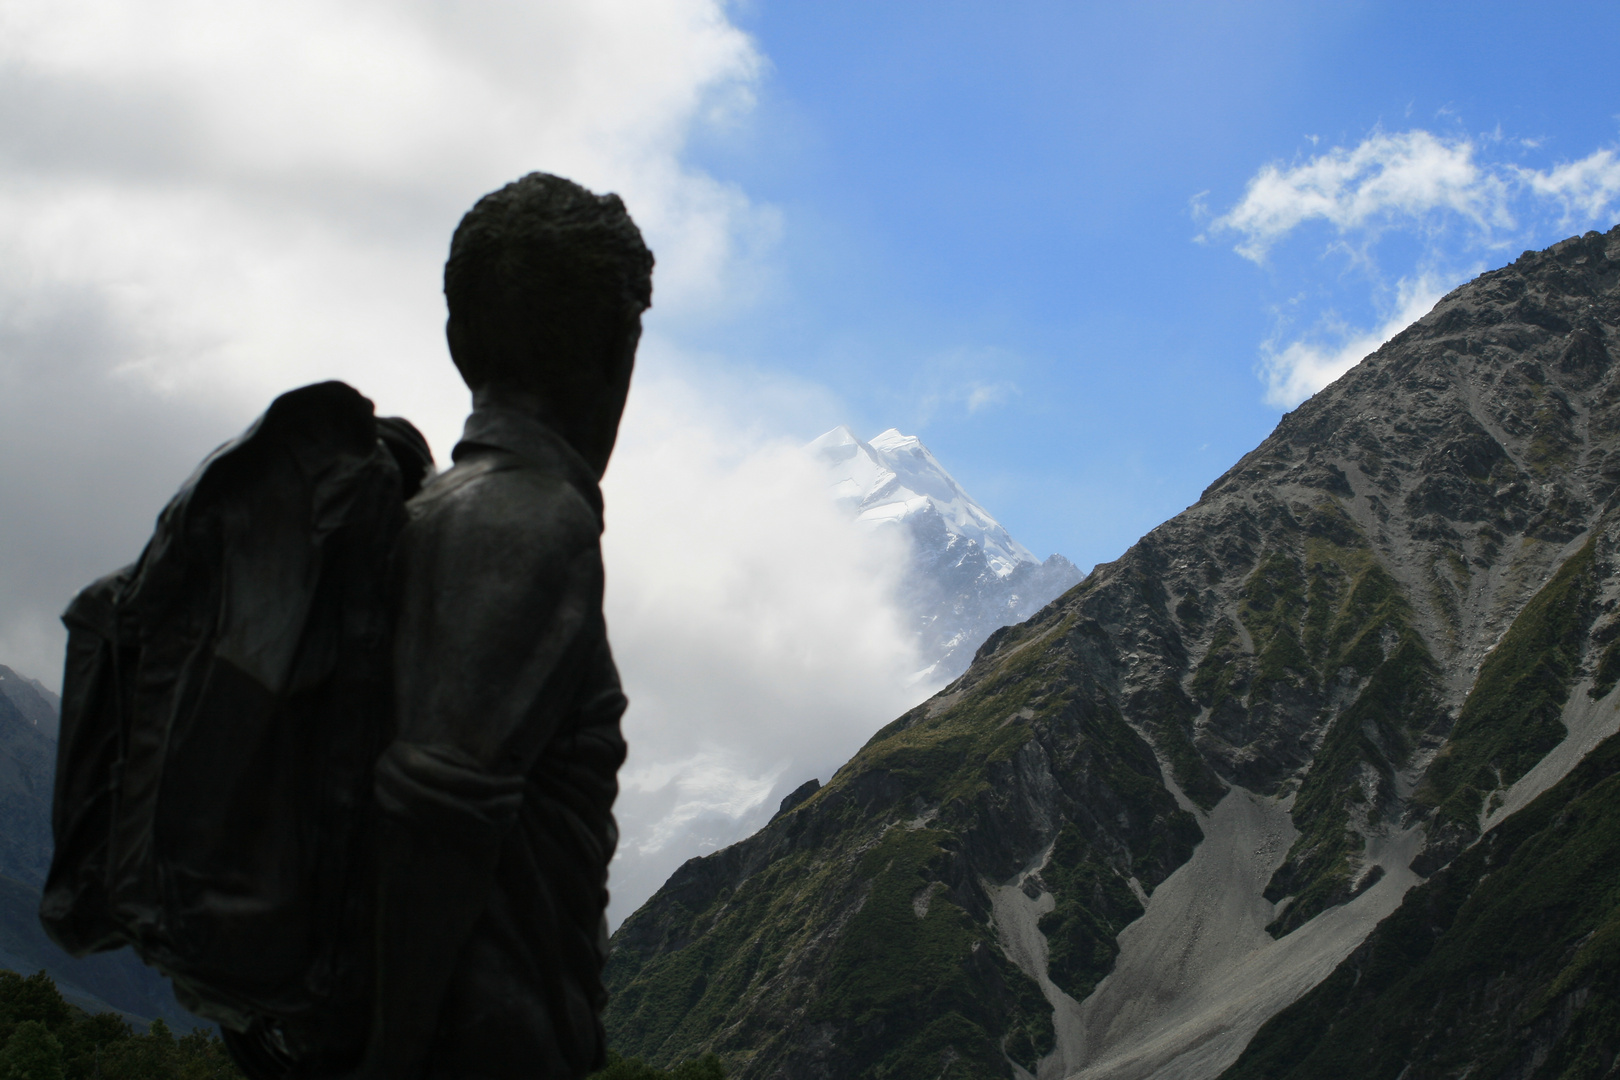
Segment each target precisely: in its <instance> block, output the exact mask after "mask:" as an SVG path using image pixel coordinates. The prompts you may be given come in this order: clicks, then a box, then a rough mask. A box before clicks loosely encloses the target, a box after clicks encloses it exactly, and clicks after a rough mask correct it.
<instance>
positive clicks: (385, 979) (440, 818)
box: [366, 478, 602, 1080]
mask: <svg viewBox="0 0 1620 1080" xmlns="http://www.w3.org/2000/svg"><path fill="white" fill-rule="evenodd" d="M518 483H519V484H521V478H518ZM470 494H476V495H479V496H480V497H479V498H477V499H476V500H474V499H465V500H458V501H457V503H454V504H452V505H448V506H444V507H440V508H438V509H437V511H436V512H435V513H434V514H432V515H431V516H429V517H428V518H427V519H425V520H424V521H421V522H415V523H413V526H412V527H411V528H410V529H408V530H407V534H406V536H405V537H404V538H403V540H402V543H401V549H400V565H399V567H398V572H399V573H400V574H401V590H400V594H401V603H400V615H399V620H398V625H397V630H396V645H395V672H396V674H395V695H396V716H397V719H398V729H397V732H396V739H395V742H394V743H393V744H392V745H391V746H390V747H389V748H388V749H387V750H386V751H385V752H384V753H383V755H382V757H381V759H380V760H379V761H378V764H377V782H376V790H377V801H378V806H379V809H380V811H381V813H380V814H379V825H378V829H379V835H378V892H377V935H378V936H377V949H378V955H377V991H376V1004H375V1008H374V1018H373V1030H372V1036H371V1039H370V1049H369V1051H368V1065H367V1070H366V1072H367V1074H368V1075H369V1076H372V1077H377V1078H382V1077H387V1078H388V1080H409V1078H412V1077H415V1076H418V1075H420V1072H421V1069H422V1067H423V1064H424V1062H425V1059H426V1055H427V1053H428V1051H429V1050H430V1048H431V1046H432V1042H433V1038H434V1034H435V1031H436V1028H437V1023H438V1017H439V1013H440V1010H441V1008H442V1003H443V1000H444V993H445V988H446V986H447V985H448V983H449V980H450V976H451V973H452V971H453V970H454V968H455V965H456V962H457V958H458V956H459V954H460V952H461V949H462V947H463V945H464V943H465V941H466V940H467V938H468V936H469V935H470V933H471V932H472V929H473V927H474V925H475V924H476V923H477V921H478V918H479V916H480V915H481V913H482V911H483V908H484V905H485V903H486V901H487V899H488V896H489V893H490V889H491V888H492V885H493V880H494V874H495V868H496V865H497V863H498V861H499V858H500V852H501V846H502V843H503V842H504V840H505V838H506V835H507V833H508V832H509V831H510V829H511V826H512V823H513V822H514V820H515V819H516V817H517V814H518V811H519V810H520V809H521V806H522V801H523V787H524V780H525V776H526V774H527V773H528V772H529V769H530V768H531V766H532V765H533V763H534V761H535V759H536V758H537V757H538V756H539V755H540V753H541V752H542V751H543V750H544V748H545V745H546V743H547V742H548V741H549V740H550V739H551V737H552V735H553V734H554V733H555V731H556V727H557V724H558V722H559V721H560V719H561V718H562V716H563V714H564V713H565V712H566V710H567V708H568V705H569V702H570V699H571V697H572V694H573V691H574V686H573V683H574V682H575V681H576V680H577V678H578V675H579V669H580V668H581V667H582V664H581V660H582V659H583V657H582V656H581V655H579V654H580V653H581V650H582V649H587V648H589V647H590V644H591V642H592V641H593V640H594V639H595V637H596V635H595V634H592V633H590V631H591V630H592V629H593V628H598V629H599V628H600V625H601V622H600V620H601V598H602V564H601V555H600V549H599V547H598V544H597V539H596V532H595V528H594V520H587V519H582V518H580V516H579V512H578V511H579V509H581V508H576V507H573V506H572V505H570V504H569V503H568V501H567V499H566V498H563V499H561V500H557V499H545V498H536V497H535V496H536V493H535V492H533V491H525V490H524V489H523V488H522V487H521V486H519V487H518V490H517V491H515V492H513V491H511V490H507V491H501V490H500V489H499V488H497V489H496V490H494V491H490V490H485V491H483V492H473V493H470ZM540 494H542V495H543V494H545V492H542V493H540ZM564 495H566V493H564ZM559 502H560V505H559Z"/></svg>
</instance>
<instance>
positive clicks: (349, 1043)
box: [40, 382, 431, 1072]
mask: <svg viewBox="0 0 1620 1080" xmlns="http://www.w3.org/2000/svg"><path fill="white" fill-rule="evenodd" d="M401 463H404V464H405V466H406V469H405V473H404V474H403V475H405V476H412V477H413V478H414V479H416V481H417V483H418V484H419V482H420V480H419V478H420V475H421V474H422V473H423V472H425V471H426V468H427V467H428V466H429V465H430V464H431V457H429V456H428V454H427V444H426V443H425V442H424V441H423V440H422V439H421V436H420V435H419V434H417V433H416V431H415V429H414V428H412V427H410V425H409V424H408V423H406V422H404V421H399V420H393V419H389V420H385V421H379V420H378V419H377V418H376V417H375V416H374V415H373V411H372V403H371V402H370V401H368V400H367V399H366V398H364V397H362V396H361V395H360V394H359V393H358V392H357V391H355V390H353V389H352V388H350V387H348V386H346V385H344V384H343V383H339V382H326V383H320V384H317V385H314V386H306V387H303V388H302V389H299V390H294V391H291V392H290V393H287V394H283V395H282V396H281V397H278V398H277V399H276V400H275V401H274V402H273V403H272V404H271V406H270V408H269V409H268V410H267V411H266V412H265V414H264V415H263V416H262V417H260V418H259V419H258V420H257V421H256V422H255V423H254V424H253V425H252V426H251V427H249V428H248V429H247V431H245V432H244V433H243V434H242V435H241V436H239V437H238V438H236V439H234V440H232V441H231V442H228V443H226V444H225V445H224V446H222V447H220V448H219V449H218V450H216V451H214V452H213V453H212V454H211V455H209V456H208V458H207V459H206V460H204V461H203V463H202V464H201V465H200V466H199V467H198V468H197V471H196V472H195V473H194V474H193V475H192V476H191V478H190V479H188V480H187V481H186V482H185V484H184V485H183V486H182V487H181V489H180V491H179V493H178V494H177V495H175V497H174V498H173V500H171V501H170V503H169V504H168V506H167V507H166V508H165V509H164V511H163V513H162V515H161V516H160V517H159V518H158V522H157V527H156V530H155V531H154V533H153V535H152V538H151V540H150V541H149V542H148V543H147V545H146V548H145V550H144V551H143V552H142V553H141V557H140V559H139V561H137V562H136V563H134V564H133V565H132V566H129V567H126V568H124V569H123V570H120V571H118V572H117V573H115V574H112V575H109V576H107V577H105V578H102V579H101V580H99V581H97V582H95V583H94V584H92V585H90V586H89V587H88V588H86V589H85V590H84V591H83V592H82V593H80V594H79V596H78V597H77V598H76V599H75V600H74V601H73V603H72V604H71V605H70V606H69V607H68V609H67V612H66V613H65V614H64V615H63V621H64V622H65V623H66V625H67V628H68V644H67V660H66V672H65V675H64V679H63V687H62V713H61V716H62V726H61V734H60V742H59V749H58V759H57V775H56V791H55V796H54V804H53V808H52V829H53V832H54V834H55V839H56V850H55V857H54V859H53V861H52V864H51V869H50V874H49V877H48V879H47V881H46V886H45V892H44V897H43V900H42V902H41V905H40V918H41V921H42V922H43V923H44V925H45V929H46V931H47V932H48V933H49V934H50V936H51V937H52V938H53V939H54V940H55V941H56V942H57V944H59V945H61V946H62V948H64V949H65V950H67V951H68V952H69V953H71V954H73V955H75V956H84V955H86V954H88V953H92V952H98V951H101V950H105V949H112V948H117V947H119V946H121V945H125V944H128V945H131V946H133V947H134V949H135V951H136V952H137V953H138V954H139V955H140V956H141V958H142V959H143V960H145V961H146V962H147V963H149V964H152V965H153V966H155V967H157V968H159V969H160V970H161V971H163V972H164V973H165V974H166V975H168V976H170V978H171V979H172V980H173V982H174V986H175V992H176V996H177V997H178V998H179V1000H180V1001H181V1003H182V1004H184V1005H185V1006H186V1007H187V1008H189V1009H191V1010H192V1011H193V1012H196V1013H198V1014H199V1015H202V1016H206V1017H209V1018H211V1019H214V1020H217V1021H219V1022H220V1024H221V1025H222V1026H223V1027H224V1028H225V1029H226V1035H227V1040H228V1041H231V1036H232V1033H233V1032H234V1033H237V1034H241V1033H245V1032H249V1031H253V1032H256V1033H257V1036H256V1038H257V1040H258V1042H260V1043H264V1044H267V1045H270V1046H272V1047H274V1048H275V1051H276V1052H277V1053H276V1056H278V1057H283V1058H286V1059H290V1060H294V1061H305V1062H308V1061H312V1060H324V1061H329V1062H336V1061H338V1060H341V1059H347V1058H350V1057H352V1056H353V1055H354V1054H357V1053H358V1052H359V1047H358V1045H357V1043H356V1040H357V1039H363V1037H364V1032H365V1029H366V1013H367V1010H368V1007H369V1006H368V999H369V982H368V980H369V978H370V971H371V964H370V960H369V956H370V953H369V948H368V945H369V939H370V926H369V922H368V920H369V911H370V908H371V897H370V895H369V890H370V882H371V870H370V865H371V864H370V858H371V843H370V834H371V830H372V828H373V819H372V802H373V800H372V765H373V762H374V761H375V760H376V758H377V756H378V754H379V753H380V752H381V751H382V749H383V748H384V747H385V746H386V745H387V744H388V742H389V740H390V738H391V730H390V728H391V724H392V720H391V716H392V707H391V701H390V679H389V668H390V664H389V649H390V634H389V603H388V591H389V590H388V563H389V553H390V551H391V549H392V546H393V543H394V540H395V538H396V536H397V535H398V533H399V531H400V529H401V527H402V526H403V525H404V522H405V509H404V499H405V496H406V494H407V492H409V491H410V490H411V485H410V484H409V483H407V482H406V481H405V480H403V479H402V472H401ZM413 471H414V472H413ZM233 1049H234V1047H233ZM254 1071H255V1072H257V1070H254Z"/></svg>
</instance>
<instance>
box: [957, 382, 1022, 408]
mask: <svg viewBox="0 0 1620 1080" xmlns="http://www.w3.org/2000/svg"><path fill="white" fill-rule="evenodd" d="M1016 393H1018V387H1017V385H1016V384H1014V383H1010V382H995V383H974V384H973V385H972V386H971V387H970V388H969V389H968V392H967V410H968V412H970V413H976V412H978V411H979V410H980V409H987V408H991V407H993V406H996V405H1000V404H1002V403H1004V402H1005V401H1006V400H1007V399H1008V398H1009V397H1011V396H1012V395H1014V394H1016Z"/></svg>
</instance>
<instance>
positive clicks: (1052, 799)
mask: <svg viewBox="0 0 1620 1080" xmlns="http://www.w3.org/2000/svg"><path fill="white" fill-rule="evenodd" d="M1098 632H1100V631H1097V630H1096V629H1095V628H1094V626H1093V628H1092V629H1087V627H1086V626H1085V625H1077V623H1076V620H1075V619H1073V618H1072V617H1062V616H1053V615H1048V616H1047V617H1045V618H1039V617H1038V618H1037V619H1036V620H1032V621H1031V622H1030V623H1026V624H1023V625H1021V626H1019V627H1015V628H1011V629H1010V630H1007V631H1002V632H1000V633H999V634H998V636H997V637H996V638H995V639H993V641H992V643H990V644H988V645H987V646H986V650H987V651H988V653H992V654H993V657H992V658H991V659H992V663H993V665H994V666H993V667H991V669H990V670H989V671H988V672H987V673H986V674H985V675H984V677H982V678H980V679H978V680H976V681H973V682H970V683H968V684H966V685H965V686H964V688H963V689H962V690H961V691H959V692H958V693H959V696H958V697H956V698H955V699H954V700H953V699H950V698H945V699H936V701H935V702H933V703H930V705H929V706H923V707H919V708H918V709H914V710H912V712H910V713H908V714H906V715H905V716H903V717H901V718H900V719H899V720H897V721H895V722H894V723H892V724H890V725H888V726H887V727H885V728H884V729H882V730H881V731H879V732H878V733H877V734H876V735H875V736H874V737H873V738H872V740H871V741H870V742H869V743H868V744H867V745H866V746H865V747H864V748H862V750H861V751H860V752H859V753H857V754H856V755H855V757H854V758H853V759H852V760H851V761H850V762H849V763H848V764H847V765H845V767H844V768H842V769H840V770H839V772H838V774H837V775H836V776H834V777H833V779H832V781H831V782H829V783H828V784H827V786H826V787H824V788H822V789H821V790H820V791H818V792H817V793H816V794H815V795H813V796H811V797H810V798H809V799H807V800H806V801H805V802H804V803H802V804H801V805H800V806H798V807H796V808H794V809H793V810H792V811H791V812H789V813H788V814H785V815H783V816H782V817H781V818H779V819H777V820H776V821H775V822H773V823H772V824H771V825H770V826H768V827H767V828H766V829H765V830H764V831H763V832H761V833H760V834H758V835H757V836H756V837H754V838H751V839H750V840H747V841H744V842H743V843H742V844H740V845H737V846H736V847H735V848H731V849H727V850H726V851H722V852H718V853H716V854H715V855H712V856H709V857H707V858H705V859H702V860H694V861H693V862H692V863H689V864H688V866H687V867H684V868H683V869H682V871H680V872H679V873H677V874H676V875H675V877H674V878H672V879H671V881H670V883H668V884H667V885H666V886H665V888H664V889H662V890H660V892H659V894H658V895H656V896H655V897H654V898H653V899H652V900H651V901H649V903H648V904H647V906H645V907H644V908H643V909H642V910H641V911H639V912H637V913H636V914H635V915H633V916H632V917H631V918H630V919H629V920H626V923H625V925H624V926H623V927H621V928H620V930H619V932H618V933H617V934H616V935H615V938H614V946H613V949H612V952H611V954H610V956H609V961H608V971H607V976H606V981H607V985H608V987H609V989H610V991H611V992H612V994H613V998H612V1001H611V1004H610V1006H609V1009H608V1013H607V1017H606V1023H607V1027H608V1033H609V1038H610V1041H611V1042H612V1044H613V1045H614V1046H615V1047H617V1048H619V1049H620V1050H621V1052H624V1053H626V1054H636V1055H639V1056H641V1057H642V1058H644V1059H645V1060H647V1061H649V1062H652V1063H653V1064H655V1065H667V1064H668V1063H670V1062H673V1061H680V1060H684V1059H690V1058H693V1057H696V1056H698V1055H701V1054H704V1053H708V1052H715V1053H717V1054H719V1055H720V1058H721V1060H722V1061H723V1062H724V1063H725V1065H726V1066H727V1067H728V1068H729V1069H730V1070H731V1071H732V1072H733V1073H734V1074H736V1075H740V1076H751V1075H759V1074H764V1073H768V1072H770V1071H772V1070H773V1069H774V1068H776V1067H778V1066H779V1065H780V1063H782V1062H784V1061H787V1060H795V1061H803V1060H804V1059H805V1058H806V1056H807V1055H811V1056H814V1057H815V1060H816V1061H817V1062H818V1063H819V1064H818V1065H817V1066H816V1067H817V1068H818V1069H824V1070H826V1071H828V1072H829V1074H836V1075H843V1076H851V1077H868V1076H869V1077H882V1078H886V1080H887V1078H893V1080H909V1078H916V1080H935V1078H940V1077H945V1078H952V1077H960V1078H966V1077H983V1076H987V1075H1007V1074H1008V1072H1010V1066H1009V1062H1016V1063H1017V1064H1019V1065H1020V1066H1022V1067H1024V1068H1026V1069H1031V1070H1033V1069H1034V1067H1035V1065H1036V1063H1037V1061H1038V1060H1039V1058H1040V1057H1041V1056H1042V1055H1043V1054H1045V1053H1047V1052H1049V1051H1050V1050H1051V1049H1052V1046H1053V1039H1054V1035H1053V1030H1052V1016H1051V1007H1050V1006H1049V1005H1048V1004H1047V1002H1046V1001H1045V999H1044V998H1043V997H1042V995H1041V993H1040V991H1039V988H1038V987H1037V985H1036V983H1035V982H1034V980H1033V979H1031V978H1030V977H1029V976H1028V975H1026V974H1025V973H1024V972H1022V971H1020V970H1019V969H1018V968H1017V967H1016V965H1014V964H1013V963H1012V961H1011V960H1009V959H1008V958H1007V956H1006V954H1005V953H1004V951H1003V949H1002V947H1001V946H1000V944H999V942H998V940H997V937H996V933H995V931H994V930H993V929H992V928H991V927H990V925H989V901H988V896H987V894H985V892H984V890H983V886H982V882H983V881H985V880H990V881H1000V880H1005V879H1006V878H1007V877H1008V876H1010V875H1012V874H1014V873H1016V872H1017V870H1018V869H1019V867H1020V866H1021V865H1022V860H1024V859H1028V858H1029V857H1031V856H1033V855H1034V854H1035V853H1036V852H1038V851H1039V849H1040V847H1041V846H1042V844H1043V843H1045V842H1047V837H1049V836H1050V834H1047V836H1044V837H1043V836H1042V835H1041V834H1040V833H1039V831H1038V826H1037V825H1036V823H1035V819H1032V818H1031V817H1030V816H1029V815H1028V813H1027V811H1026V809H1025V806H1026V804H1025V803H1024V802H1023V801H1022V800H1025V799H1041V800H1045V801H1046V802H1047V805H1048V806H1049V807H1050V808H1051V809H1050V810H1049V811H1048V812H1058V808H1061V807H1073V808H1085V809H1086V810H1087V811H1088V813H1090V814H1093V815H1094V816H1091V817H1087V818H1086V819H1085V820H1083V821H1081V820H1076V821H1073V822H1069V823H1068V824H1067V826H1066V827H1061V828H1060V837H1059V841H1058V844H1057V847H1056V848H1055V850H1054V858H1053V860H1052V861H1051V863H1050V864H1049V868H1050V871H1051V873H1050V875H1049V876H1048V878H1047V879H1046V880H1047V883H1048V885H1049V887H1051V888H1052V889H1053V890H1054V891H1055V893H1056V895H1057V899H1058V905H1059V910H1058V911H1057V912H1054V914H1056V915H1058V919H1057V920H1056V921H1055V922H1053V923H1050V924H1048V925H1049V927H1050V936H1049V942H1050V944H1051V948H1052V951H1053V954H1054V956H1056V957H1057V958H1058V968H1059V970H1060V971H1061V972H1062V977H1063V978H1064V979H1066V980H1068V982H1067V985H1071V986H1074V987H1081V986H1084V985H1088V984H1094V983H1095V981H1096V980H1097V979H1098V978H1100V977H1101V976H1102V975H1103V974H1106V972H1107V970H1108V969H1109V968H1111V967H1112V964H1113V954H1114V951H1115V950H1116V949H1117V947H1116V946H1115V945H1114V944H1113V941H1112V937H1113V934H1114V933H1117V928H1118V926H1122V925H1123V924H1124V922H1127V921H1129V918H1131V917H1134V915H1132V914H1127V912H1133V911H1139V908H1138V907H1137V906H1136V901H1135V897H1134V896H1133V895H1131V893H1130V890H1129V886H1128V885H1127V884H1126V881H1127V879H1128V878H1129V877H1130V876H1135V877H1137V878H1138V879H1140V880H1141V881H1142V882H1144V883H1145V884H1146V886H1147V887H1149V888H1151V887H1152V886H1153V885H1154V884H1156V883H1157V882H1159V881H1162V880H1163V879H1164V878H1165V877H1166V876H1168V874H1169V873H1170V872H1171V871H1172V870H1174V868H1175V867H1176V866H1178V865H1180V864H1181V863H1182V862H1183V861H1185V860H1186V858H1187V857H1188V855H1190V853H1191V851H1192V847H1193V845H1194V844H1195V843H1197V841H1198V839H1199V832H1198V827H1197V824H1196V822H1195V821H1194V819H1193V818H1192V816H1191V815H1190V814H1187V813H1185V812H1184V811H1182V810H1180V809H1179V808H1178V807H1177V805H1176V803H1175V801H1174V799H1173V798H1172V797H1171V796H1170V794H1169V793H1168V792H1167V791H1166V790H1165V789H1164V786H1163V783H1162V780H1161V775H1160V772H1159V765H1158V760H1157V758H1156V757H1155V756H1154V753H1153V750H1152V748H1151V747H1149V746H1148V745H1147V743H1146V742H1145V741H1144V740H1143V739H1142V738H1141V736H1140V735H1138V734H1137V733H1136V732H1135V731H1134V730H1132V728H1131V727H1130V725H1129V724H1127V723H1126V722H1125V719H1124V717H1123V716H1122V715H1120V712H1119V710H1118V708H1117V707H1115V706H1114V704H1113V703H1112V701H1111V700H1109V698H1108V697H1107V695H1106V694H1104V693H1103V692H1102V691H1101V690H1100V689H1098V687H1097V686H1096V685H1095V684H1094V683H1091V682H1087V681H1086V680H1085V679H1084V678H1082V677H1081V669H1080V667H1079V664H1078V662H1077V661H1076V659H1075V654H1076V652H1078V651H1080V650H1084V649H1092V648H1095V642H1094V641H1093V640H1092V639H1091V637H1088V635H1093V634H1095V633H1098ZM985 655H987V654H986V652H981V658H983V657H984V656H985ZM1061 812H1064V813H1066V812H1068V811H1061ZM1061 825H1062V823H1061V822H1060V826H1061ZM1121 890H1123V893H1122V892H1121ZM1093 905H1098V906H1097V907H1095V908H1094V907H1093Z"/></svg>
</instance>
